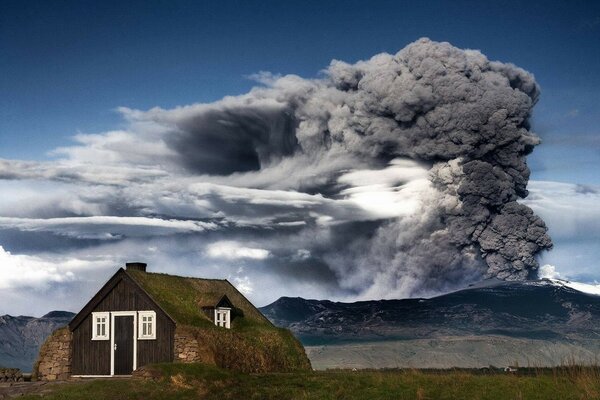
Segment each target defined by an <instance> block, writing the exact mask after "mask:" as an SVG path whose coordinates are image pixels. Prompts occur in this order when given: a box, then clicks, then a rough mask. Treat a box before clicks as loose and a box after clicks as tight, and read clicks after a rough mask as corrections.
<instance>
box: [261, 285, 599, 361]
mask: <svg viewBox="0 0 600 400" xmlns="http://www.w3.org/2000/svg"><path fill="white" fill-rule="evenodd" d="M571 286H573V285H571V284H570V283H569V282H564V281H558V280H548V279H544V280H538V281H525V282H488V283H485V284H482V285H478V286H474V287H471V288H468V289H465V290H461V291H457V292H453V293H449V294H445V295H442V296H438V297H434V298H430V299H404V300H378V301H361V302H356V303H339V302H332V301H328V300H305V299H302V298H289V297H283V298H280V299H279V300H277V301H276V302H274V303H272V304H270V305H268V306H265V307H263V308H261V311H262V312H263V313H264V314H265V315H266V316H267V317H268V318H269V319H270V320H271V321H272V322H273V323H274V324H276V325H278V326H282V327H286V328H289V329H291V330H292V332H293V333H294V334H295V335H296V336H297V337H298V338H299V339H300V341H301V342H302V343H303V344H304V345H305V346H307V352H308V354H309V357H311V361H312V362H313V365H316V366H317V367H319V366H322V367H346V366H360V367H390V366H413V367H451V366H464V367H477V366H483V365H489V364H494V363H496V364H501V363H502V364H509V363H511V362H513V361H515V360H521V363H523V362H526V363H529V364H536V365H549V364H553V365H555V364H560V363H563V362H566V361H568V360H567V359H569V358H572V359H575V358H577V360H581V362H583V361H589V362H597V359H598V356H599V355H600V296H597V295H592V294H589V293H584V292H581V291H579V290H575V289H573V288H572V287H571ZM511 359H512V361H511Z"/></svg>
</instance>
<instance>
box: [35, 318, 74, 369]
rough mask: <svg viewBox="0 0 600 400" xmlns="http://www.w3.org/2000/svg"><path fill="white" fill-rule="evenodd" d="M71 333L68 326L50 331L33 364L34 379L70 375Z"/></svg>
mask: <svg viewBox="0 0 600 400" xmlns="http://www.w3.org/2000/svg"><path fill="white" fill-rule="evenodd" d="M72 338H73V335H72V334H71V332H70V331H69V329H68V328H66V327H65V328H61V329H58V330H56V331H54V332H53V333H52V335H50V337H49V338H48V339H47V340H46V342H44V344H43V345H42V347H41V348H40V353H39V355H38V360H37V362H36V363H35V365H34V366H33V377H34V379H37V380H41V381H54V380H64V379H67V378H69V377H70V376H71V353H72V348H71V343H72Z"/></svg>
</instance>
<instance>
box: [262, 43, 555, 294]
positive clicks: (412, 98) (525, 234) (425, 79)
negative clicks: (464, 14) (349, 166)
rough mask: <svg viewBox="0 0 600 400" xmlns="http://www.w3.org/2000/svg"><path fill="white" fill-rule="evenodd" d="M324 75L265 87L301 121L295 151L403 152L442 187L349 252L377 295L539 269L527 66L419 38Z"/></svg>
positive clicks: (541, 227) (533, 96) (532, 93)
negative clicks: (526, 201)
mask: <svg viewBox="0 0 600 400" xmlns="http://www.w3.org/2000/svg"><path fill="white" fill-rule="evenodd" d="M326 72H327V76H328V79H326V80H325V81H318V82H314V81H313V82H304V83H302V84H297V85H294V86H293V89H290V87H286V85H285V78H283V79H282V80H280V81H279V87H278V82H275V83H274V84H273V86H272V90H273V91H275V92H276V93H277V95H278V97H279V99H282V98H283V99H285V100H284V102H285V103H286V104H288V106H289V109H290V110H291V112H292V113H293V115H294V117H295V119H296V120H297V121H298V125H297V129H296V130H295V132H294V135H295V138H296V140H297V142H298V149H297V150H296V154H298V153H301V154H310V155H312V156H313V157H314V155H315V154H319V155H320V157H323V156H326V157H331V158H332V156H339V157H347V156H349V155H351V157H352V158H354V159H357V160H360V163H361V164H362V165H369V166H371V167H376V166H378V165H385V164H386V163H389V162H390V160H393V159H396V158H410V159H413V160H415V161H418V162H422V163H426V164H427V165H429V166H430V167H431V170H430V179H431V182H432V184H433V187H434V188H435V189H436V190H437V192H438V193H437V194H431V195H430V196H429V198H427V199H423V210H422V215H419V216H418V217H412V218H399V219H397V220H393V221H389V222H387V223H385V224H383V225H382V226H381V227H380V228H379V229H378V231H377V233H376V234H375V236H374V237H373V238H372V239H371V240H370V241H369V242H368V243H367V244H364V246H363V248H362V249H361V252H362V251H365V252H366V254H368V256H367V257H362V258H361V257H356V258H355V260H356V261H354V263H359V264H361V263H362V264H363V265H362V266H361V267H362V268H364V269H366V270H369V271H374V272H375V274H373V275H372V276H374V278H373V279H374V280H373V282H372V287H371V288H372V292H373V294H374V295H375V294H376V293H379V294H381V291H382V290H383V291H385V290H388V291H392V292H397V293H398V294H410V293H412V292H415V291H416V292H419V291H420V292H422V291H427V290H429V289H431V290H440V289H443V288H445V287H449V286H452V285H454V284H458V283H459V282H463V283H464V282H465V281H468V280H473V279H476V278H477V277H478V276H481V275H482V274H483V275H486V276H488V277H498V278H501V279H507V280H516V279H525V278H527V277H531V276H533V275H534V274H535V271H536V269H537V268H538V262H537V261H536V258H535V256H536V254H538V253H539V252H540V251H541V250H544V249H550V248H551V246H552V243H551V240H550V238H549V236H548V235H547V234H546V230H547V229H546V226H545V224H544V222H543V221H542V220H541V219H540V218H539V217H537V216H536V215H534V214H533V212H532V211H531V210H530V209H529V208H528V207H526V206H524V205H522V204H519V203H518V202H517V200H518V199H519V198H524V197H526V196H527V189H526V186H527V182H528V179H529V169H528V167H527V164H526V156H527V155H528V154H529V153H530V152H531V151H532V150H533V148H534V147H535V146H536V145H537V144H539V143H540V140H539V138H538V137H537V136H536V135H535V134H533V133H532V132H530V131H529V123H528V119H529V117H530V115H531V111H532V108H533V106H534V104H535V103H536V101H537V99H538V96H539V87H538V85H537V84H536V82H535V80H534V78H533V76H532V75H531V74H529V73H528V72H526V71H524V70H523V69H520V68H518V67H516V66H514V65H511V64H503V63H500V62H490V61H489V60H487V58H486V57H485V56H484V55H482V54H481V53H480V52H478V51H472V50H464V51H463V50H460V49H457V48H455V47H453V46H451V45H450V44H448V43H436V42H432V41H430V40H427V39H422V40H419V41H417V42H415V43H413V44H411V45H409V46H407V47H406V48H404V49H403V50H401V51H400V52H399V53H397V54H396V55H390V54H380V55H377V56H375V57H373V58H372V59H370V60H368V61H363V62H358V63H356V64H353V65H351V64H347V63H344V62H340V61H334V62H332V64H331V65H330V67H329V68H328V69H327V71H326ZM271 95H273V93H271ZM358 247H359V248H360V246H358ZM363 254H365V253H363ZM335 258H336V257H335V256H331V257H329V259H330V262H331V263H332V264H333V265H336V264H337V265H341V263H339V262H338V263H336V261H335ZM348 261H349V260H347V259H344V260H342V263H347V262H348ZM482 261H484V263H485V264H484V263H482ZM482 266H483V268H482ZM340 268H346V269H347V267H340ZM484 271H485V272H484Z"/></svg>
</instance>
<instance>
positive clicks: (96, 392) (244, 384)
mask: <svg viewBox="0 0 600 400" xmlns="http://www.w3.org/2000/svg"><path fill="white" fill-rule="evenodd" d="M150 370H151V371H152V373H153V375H154V376H155V379H149V380H142V379H135V378H133V379H113V380H108V379H105V380H94V381H83V382H75V383H66V384H64V385H57V386H54V387H53V389H52V392H51V393H49V394H46V395H45V396H44V398H47V399H150V400H153V399H219V400H223V399H243V400H250V399H261V400H262V399H394V400H399V399H419V400H424V399H469V400H475V399H481V400H483V399H564V400H566V399H578V400H579V399H600V369H599V368H597V367H594V368H591V367H577V366H574V367H567V368H560V369H558V368H557V369H532V370H528V371H524V372H521V373H518V374H506V373H480V372H477V371H452V370H446V371H418V370H402V371H326V372H301V373H284V374H240V373H234V372H229V371H226V370H222V369H219V368H215V367H208V366H204V365H200V364H162V365H156V366H152V367H151V369H150ZM22 398H24V399H39V398H40V397H39V396H27V397H22Z"/></svg>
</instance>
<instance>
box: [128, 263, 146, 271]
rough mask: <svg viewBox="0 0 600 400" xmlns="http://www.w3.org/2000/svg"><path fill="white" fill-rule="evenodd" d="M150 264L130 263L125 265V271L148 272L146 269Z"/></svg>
mask: <svg viewBox="0 0 600 400" xmlns="http://www.w3.org/2000/svg"><path fill="white" fill-rule="evenodd" d="M147 266H148V264H146V263H143V262H128V263H125V269H126V270H128V271H142V272H146V267H147Z"/></svg>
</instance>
